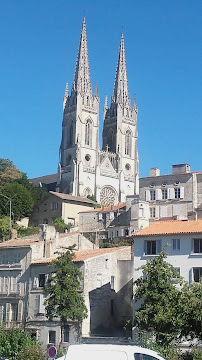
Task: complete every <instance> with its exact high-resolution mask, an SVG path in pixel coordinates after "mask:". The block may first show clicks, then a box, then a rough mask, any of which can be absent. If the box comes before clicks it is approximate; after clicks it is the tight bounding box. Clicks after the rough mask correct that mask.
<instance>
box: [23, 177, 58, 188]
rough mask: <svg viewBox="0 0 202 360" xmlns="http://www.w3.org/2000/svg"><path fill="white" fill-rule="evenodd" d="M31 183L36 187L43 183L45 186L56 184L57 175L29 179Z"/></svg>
mask: <svg viewBox="0 0 202 360" xmlns="http://www.w3.org/2000/svg"><path fill="white" fill-rule="evenodd" d="M29 182H30V183H32V184H33V185H35V186H37V185H39V184H40V183H43V184H51V183H55V182H57V174H50V175H44V176H39V177H36V178H33V179H29Z"/></svg>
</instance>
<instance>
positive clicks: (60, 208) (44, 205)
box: [29, 191, 95, 227]
mask: <svg viewBox="0 0 202 360" xmlns="http://www.w3.org/2000/svg"><path fill="white" fill-rule="evenodd" d="M94 205H95V203H94V201H92V200H90V199H88V198H86V197H80V196H73V195H69V194H61V193H58V192H54V191H49V193H48V194H47V195H46V196H45V197H43V198H42V200H40V201H39V202H38V203H37V204H36V206H35V207H34V209H33V211H32V212H31V214H30V218H29V225H30V226H38V225H39V224H52V223H53V221H54V220H55V219H56V218H62V219H64V221H65V223H66V224H68V223H71V224H72V225H73V226H74V227H76V226H78V218H79V215H78V214H79V212H80V211H82V210H92V208H93V206H94Z"/></svg>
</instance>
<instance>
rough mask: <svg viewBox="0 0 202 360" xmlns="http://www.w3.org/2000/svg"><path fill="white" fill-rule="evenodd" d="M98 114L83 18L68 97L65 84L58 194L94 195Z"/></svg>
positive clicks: (97, 100) (97, 97)
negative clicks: (86, 175) (86, 177)
mask: <svg viewBox="0 0 202 360" xmlns="http://www.w3.org/2000/svg"><path fill="white" fill-rule="evenodd" d="M98 112H99V95H98V88H97V86H96V89H95V94H94V96H93V95H92V86H91V81H90V70H89V61H88V46H87V35H86V23H85V18H84V19H83V24H82V30H81V37H80V43H79V50H78V56H77V61H76V69H75V74H74V81H73V84H72V90H71V94H70V95H69V94H68V85H66V90H65V95H64V101H63V123H62V141H61V147H60V163H59V169H58V170H59V171H58V174H59V179H58V180H59V181H58V182H59V184H60V186H59V189H60V191H61V192H64V193H70V194H72V195H75V196H81V195H84V196H87V195H92V194H94V193H95V189H94V186H95V184H94V183H95V181H94V176H92V175H91V174H92V173H95V168H96V165H97V151H98V147H99V144H98V131H99V120H98ZM87 168H88V170H89V174H88V179H87V183H86V182H85V177H84V176H83V172H86V169H87ZM87 172H88V171H87ZM84 182H85V184H84Z"/></svg>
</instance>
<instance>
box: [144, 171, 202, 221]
mask: <svg viewBox="0 0 202 360" xmlns="http://www.w3.org/2000/svg"><path fill="white" fill-rule="evenodd" d="M172 168H173V170H172V174H168V175H160V170H159V169H158V168H152V169H151V170H150V176H149V177H145V178H140V192H139V194H140V199H142V200H145V201H147V202H149V208H150V222H152V221H154V220H159V219H164V220H166V219H179V220H180V219H197V218H201V217H202V172H201V171H198V172H191V171H190V165H189V164H178V165H173V167H172Z"/></svg>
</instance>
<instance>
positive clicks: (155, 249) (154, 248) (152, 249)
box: [145, 240, 161, 255]
mask: <svg viewBox="0 0 202 360" xmlns="http://www.w3.org/2000/svg"><path fill="white" fill-rule="evenodd" d="M160 251H161V240H147V241H145V255H155V254H159V253H160Z"/></svg>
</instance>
